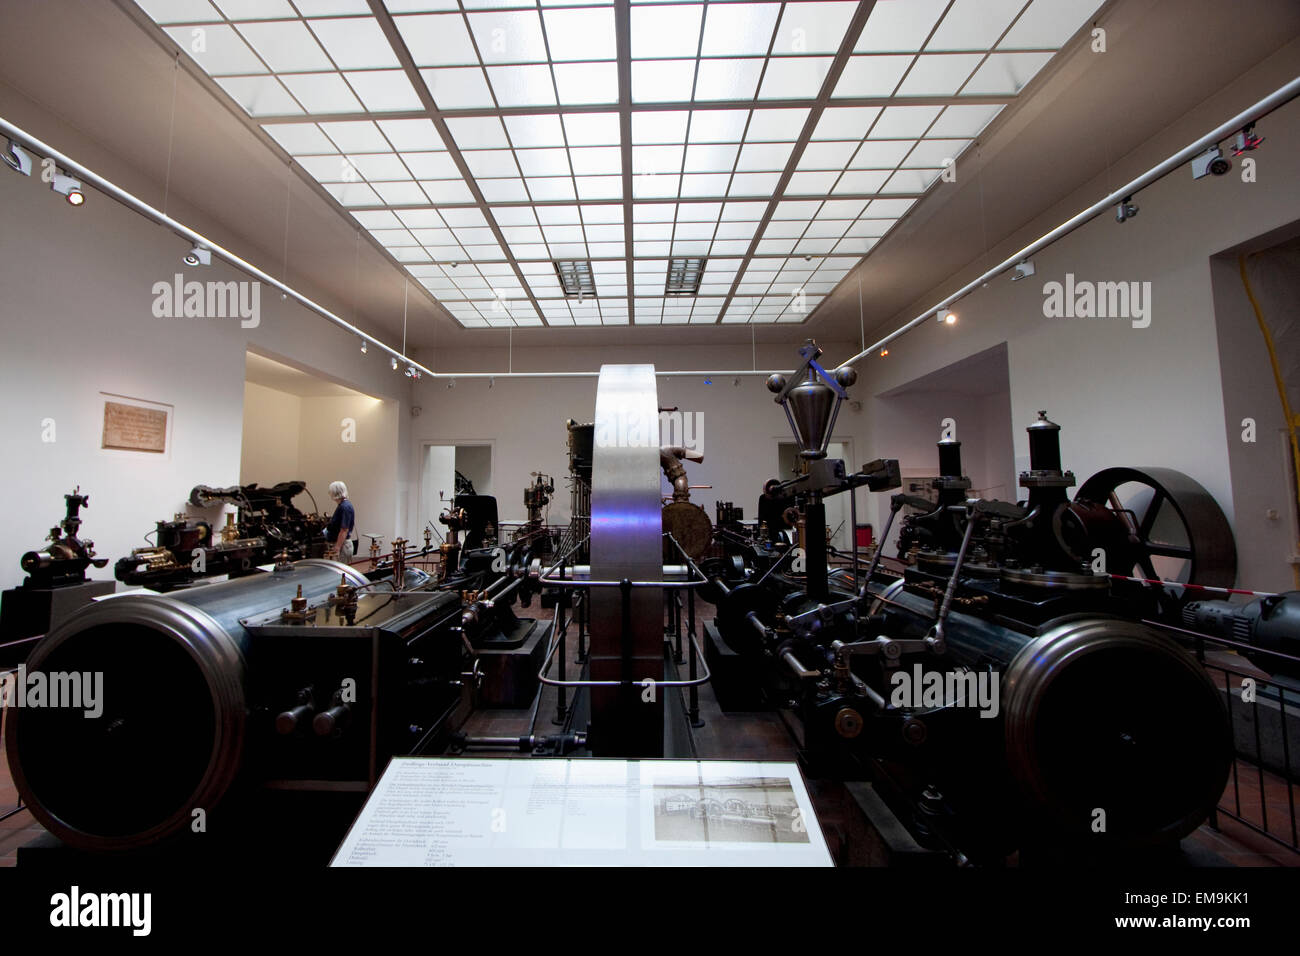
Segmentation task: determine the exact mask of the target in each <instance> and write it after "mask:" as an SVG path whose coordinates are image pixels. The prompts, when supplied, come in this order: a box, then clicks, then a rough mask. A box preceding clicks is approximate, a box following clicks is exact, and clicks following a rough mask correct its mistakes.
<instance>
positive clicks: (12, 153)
mask: <svg viewBox="0 0 1300 956" xmlns="http://www.w3.org/2000/svg"><path fill="white" fill-rule="evenodd" d="M4 160H5V165H6V166H8V167H9V168H10V169H12V170H14V171H15V172H19V173H22V174H23V175H24V176H30V175H31V174H32V154H31V153H29V152H27V150H25V149H23V148H22V147H21V146H19V145H18V144H17V143H15V142H14V141H13V140H12V139H11V140H9V148H8V149H7V150H5V154H4Z"/></svg>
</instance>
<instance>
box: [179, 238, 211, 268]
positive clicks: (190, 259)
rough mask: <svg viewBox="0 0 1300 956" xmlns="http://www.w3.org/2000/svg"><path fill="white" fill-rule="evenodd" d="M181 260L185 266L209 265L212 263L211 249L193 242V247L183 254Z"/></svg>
mask: <svg viewBox="0 0 1300 956" xmlns="http://www.w3.org/2000/svg"><path fill="white" fill-rule="evenodd" d="M181 262H183V263H185V264H186V265H187V266H210V265H212V250H211V249H205V248H204V247H203V246H200V245H199V244H197V243H195V245H194V248H193V249H191V250H190V251H189V252H187V253H186V254H185V256H184V257H183V258H182V259H181Z"/></svg>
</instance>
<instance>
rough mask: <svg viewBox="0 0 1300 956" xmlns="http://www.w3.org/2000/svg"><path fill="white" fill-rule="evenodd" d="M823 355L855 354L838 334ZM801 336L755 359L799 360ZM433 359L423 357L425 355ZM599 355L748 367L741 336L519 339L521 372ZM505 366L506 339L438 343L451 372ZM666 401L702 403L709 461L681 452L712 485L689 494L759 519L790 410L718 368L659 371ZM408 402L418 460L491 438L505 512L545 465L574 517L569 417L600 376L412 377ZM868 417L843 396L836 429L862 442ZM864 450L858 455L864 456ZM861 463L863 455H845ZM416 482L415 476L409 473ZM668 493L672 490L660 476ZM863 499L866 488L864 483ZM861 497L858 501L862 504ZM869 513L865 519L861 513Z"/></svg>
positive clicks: (514, 515)
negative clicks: (670, 344) (703, 343)
mask: <svg viewBox="0 0 1300 956" xmlns="http://www.w3.org/2000/svg"><path fill="white" fill-rule="evenodd" d="M824 348H826V351H827V358H830V357H842V356H846V355H848V354H850V351H851V349H850V347H849V346H846V345H844V344H843V343H831V344H829V345H825V346H824ZM796 349H797V344H791V345H779V346H761V347H760V348H759V349H758V356H757V358H758V362H757V364H758V367H759V368H769V369H770V368H784V369H792V368H794V367H795V366H796V365H797V364H798V354H797V352H796ZM424 361H425V364H429V361H430V360H424ZM602 363H649V364H653V365H655V367H656V368H659V369H666V370H676V369H680V368H681V367H682V366H683V365H688V364H689V365H694V366H696V367H703V366H708V367H711V368H732V369H743V368H750V367H752V363H753V354H752V352H751V349H750V347H749V346H748V345H746V346H740V347H735V348H728V347H710V348H699V349H691V350H689V352H684V351H683V350H681V349H673V348H662V349H646V348H623V347H615V348H605V349H583V348H573V349H558V348H548V349H528V350H521V349H516V350H515V352H514V360H513V366H514V369H515V370H516V371H527V370H529V369H533V368H545V369H552V370H555V369H570V370H587V369H594V368H598V367H599V366H600V365H601V364H602ZM506 364H507V356H506V354H505V350H504V349H495V350H493V349H480V350H474V351H473V352H453V351H447V352H442V353H439V355H438V356H437V365H436V366H434V365H431V366H430V367H432V368H437V369H439V370H441V369H443V368H447V369H456V370H458V371H478V370H482V371H492V370H498V369H503V368H505V367H506ZM658 394H659V404H660V406H661V407H672V406H676V407H678V408H679V409H680V410H681V411H682V412H683V413H690V412H702V413H703V415H704V418H703V430H702V433H701V435H700V438H701V439H702V449H703V452H704V461H703V462H701V463H698V464H697V463H695V462H687V464H686V470H687V474H688V475H689V476H690V481H691V484H694V485H710V484H711V485H712V486H713V487H712V488H711V489H700V490H697V491H693V492H692V493H691V500H692V501H693V502H694V503H696V504H698V505H700V506H701V507H703V508H704V510H705V511H706V512H707V513H708V515H709V517H710V518H712V517H713V515H714V502H715V501H717V500H723V501H734V502H735V503H736V504H737V505H739V506H741V507H742V508H744V510H745V516H746V518H754V517H756V512H755V509H756V506H757V501H758V496H759V494H760V493H761V492H762V489H763V482H764V481H766V480H767V479H768V478H772V477H775V468H776V462H777V444H778V443H779V442H782V441H789V440H790V429H789V426H788V425H787V424H786V420H785V415H784V414H783V413H782V412H781V409H780V408H779V407H778V406H777V405H776V404H775V402H774V401H773V397H774V396H773V395H772V393H771V392H769V391H768V390H767V387H766V386H765V384H764V379H763V378H762V377H756V376H747V377H742V378H740V384H739V385H738V386H737V385H735V384H734V380H733V378H729V377H728V378H722V377H718V376H715V377H714V378H713V384H712V385H705V384H704V377H703V376H702V375H684V376H672V377H667V378H665V377H661V378H659V379H658ZM412 401H413V402H414V403H415V404H416V405H419V406H421V409H422V410H421V414H420V417H419V418H416V419H414V424H413V427H412V430H411V441H412V443H413V446H414V448H415V453H414V456H413V457H414V458H415V460H417V461H418V460H420V458H421V452H420V450H419V448H420V446H421V445H422V443H424V442H439V443H443V444H461V445H464V444H470V443H474V442H481V441H488V440H492V441H493V442H494V457H493V463H492V472H493V475H492V487H493V491H494V493H495V494H496V496H497V500H498V510H499V514H500V518H501V520H502V521H510V520H522V518H523V517H524V513H523V511H524V509H523V490H524V486H525V485H527V484H529V483H530V482H531V480H532V479H531V478H530V477H529V473H530V472H533V471H540V472H543V473H544V474H549V475H551V476H553V477H554V478H555V479H556V491H555V497H554V499H553V500H552V503H551V508H550V517H551V521H552V523H556V524H563V523H565V522H567V521H568V520H569V512H570V508H569V490H568V485H567V482H565V481H564V479H565V478H566V476H567V475H568V473H569V466H568V461H569V459H568V432H567V430H566V429H565V421H566V420H567V419H570V418H573V419H576V420H577V421H579V422H589V421H591V420H592V416H593V414H594V412H595V407H596V379H594V378H571V379H570V378H556V379H506V378H498V379H496V380H495V382H492V383H489V382H488V381H487V380H484V379H457V380H456V384H455V387H454V388H448V387H447V382H445V381H443V380H436V381H430V380H428V379H424V380H422V381H420V382H418V383H417V384H416V386H415V393H414V397H413V399H412ZM862 419H863V416H862V415H860V414H859V413H857V412H855V411H854V410H853V409H852V408H851V407H849V406H848V405H845V407H844V408H843V409H842V410H841V412H840V417H839V420H838V422H837V425H836V431H835V435H834V437H835V438H836V439H841V440H847V441H851V442H852V443H853V448H854V449H855V454H857V456H858V457H859V458H862V454H861V452H860V451H858V449H861V448H862V447H863V444H862V443H860V442H859V441H858V436H859V431H858V426H859V424H860V423H861V422H862ZM864 460H865V459H864ZM851 464H853V465H855V466H861V464H862V461H856V462H853V463H851ZM413 480H418V479H413ZM662 488H663V492H664V494H669V493H671V490H672V489H671V487H670V486H669V485H668V483H667V481H663V482H662ZM862 497H863V498H865V493H863V496H862ZM861 500H862V498H860V499H859V501H860V502H861ZM863 520H866V519H863Z"/></svg>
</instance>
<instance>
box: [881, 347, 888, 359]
mask: <svg viewBox="0 0 1300 956" xmlns="http://www.w3.org/2000/svg"><path fill="white" fill-rule="evenodd" d="M888 354H889V349H881V350H880V357H881V358H884V357H885V356H886V355H888Z"/></svg>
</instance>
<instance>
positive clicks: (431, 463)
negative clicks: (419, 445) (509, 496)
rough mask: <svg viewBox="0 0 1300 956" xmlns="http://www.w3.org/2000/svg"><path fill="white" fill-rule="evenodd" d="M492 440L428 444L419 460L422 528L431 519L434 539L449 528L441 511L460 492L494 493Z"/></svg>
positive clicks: (427, 524) (427, 525) (448, 505)
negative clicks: (486, 441)
mask: <svg viewBox="0 0 1300 956" xmlns="http://www.w3.org/2000/svg"><path fill="white" fill-rule="evenodd" d="M492 452H493V448H492V445H491V443H465V444H450V445H438V444H426V445H425V446H424V452H423V456H422V458H421V462H420V515H419V517H420V529H421V531H423V529H424V528H427V527H429V525H430V523H431V522H432V524H433V528H434V530H435V531H437V534H436V535H435V539H436V538H437V537H440V536H442V535H445V534H446V531H447V529H446V528H444V527H442V526H440V525H439V524H438V515H439V514H441V513H442V512H443V511H444V510H445V509H446V508H449V507H450V506H451V501H452V498H454V497H455V496H456V495H458V494H477V495H490V494H492Z"/></svg>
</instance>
